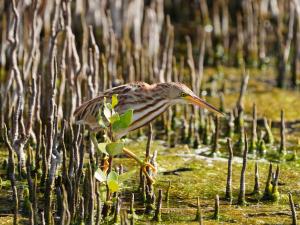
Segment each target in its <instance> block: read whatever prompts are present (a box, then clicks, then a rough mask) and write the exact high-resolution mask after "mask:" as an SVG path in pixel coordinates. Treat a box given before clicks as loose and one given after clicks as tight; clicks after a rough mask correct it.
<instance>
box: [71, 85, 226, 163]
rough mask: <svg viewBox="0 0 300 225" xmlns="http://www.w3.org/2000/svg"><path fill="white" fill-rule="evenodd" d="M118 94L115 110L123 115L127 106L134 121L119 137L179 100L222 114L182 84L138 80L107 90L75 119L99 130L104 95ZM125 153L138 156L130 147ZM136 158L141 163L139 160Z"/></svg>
mask: <svg viewBox="0 0 300 225" xmlns="http://www.w3.org/2000/svg"><path fill="white" fill-rule="evenodd" d="M115 94H116V95H117V96H118V101H119V102H118V104H117V105H116V107H115V111H116V112H118V113H119V114H120V115H121V114H123V113H124V112H126V111H127V110H128V109H133V120H132V123H131V124H130V126H129V127H128V128H126V129H124V130H122V131H120V132H118V133H116V134H114V137H115V138H116V139H118V138H121V137H123V136H124V135H126V134H128V133H129V132H130V131H133V130H136V129H138V128H140V127H142V126H144V125H145V124H147V123H149V122H150V121H152V120H153V119H155V118H156V117H157V116H159V115H160V114H162V113H163V112H164V111H166V109H168V108H169V107H170V106H172V105H174V104H177V103H178V104H194V105H197V106H200V107H202V108H206V109H208V110H210V111H212V112H215V113H217V114H218V115H223V114H222V113H221V112H220V111H219V110H218V109H217V108H215V107H214V106H212V105H210V104H209V103H207V102H205V101H204V100H202V99H201V98H199V97H198V96H196V95H195V94H194V93H193V92H192V91H191V90H190V89H189V88H188V87H187V86H186V85H184V84H182V83H177V82H169V83H157V84H152V85H149V84H147V83H144V82H136V83H130V84H125V85H121V86H118V87H114V88H111V89H108V90H106V91H104V92H103V93H101V94H100V95H99V96H97V97H95V98H93V99H91V100H89V101H86V102H84V103H83V104H81V105H80V106H79V107H78V108H77V109H76V110H75V113H74V116H75V118H76V121H77V122H78V123H81V124H85V125H88V127H89V128H90V130H91V131H94V132H97V131H99V129H101V127H100V126H99V123H98V121H97V116H98V113H99V110H100V109H101V107H103V103H104V98H106V99H110V98H111V97H112V96H113V95H115ZM124 152H125V153H127V154H128V155H129V156H130V157H133V158H135V159H137V157H136V156H135V155H134V154H133V153H132V152H130V151H129V150H128V149H124ZM137 161H139V162H141V161H140V160H137ZM144 166H148V167H149V166H150V168H151V169H153V168H152V166H151V165H149V164H144Z"/></svg>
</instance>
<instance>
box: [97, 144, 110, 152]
mask: <svg viewBox="0 0 300 225" xmlns="http://www.w3.org/2000/svg"><path fill="white" fill-rule="evenodd" d="M106 145H107V143H99V144H98V150H99V151H100V152H102V153H105V154H108V153H107V151H106Z"/></svg>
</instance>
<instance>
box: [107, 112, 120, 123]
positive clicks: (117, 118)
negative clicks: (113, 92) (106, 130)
mask: <svg viewBox="0 0 300 225" xmlns="http://www.w3.org/2000/svg"><path fill="white" fill-rule="evenodd" d="M118 120H120V116H119V113H115V114H113V115H112V116H111V117H110V118H109V121H110V123H111V124H113V123H115V122H116V121H118Z"/></svg>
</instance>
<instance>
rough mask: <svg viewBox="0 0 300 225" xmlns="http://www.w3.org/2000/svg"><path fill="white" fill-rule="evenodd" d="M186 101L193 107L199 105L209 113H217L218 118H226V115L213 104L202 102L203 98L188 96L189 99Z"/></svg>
mask: <svg viewBox="0 0 300 225" xmlns="http://www.w3.org/2000/svg"><path fill="white" fill-rule="evenodd" d="M185 99H186V100H188V102H189V103H191V104H193V105H197V106H199V107H201V108H206V109H208V110H209V111H211V112H214V113H216V114H217V115H218V116H224V113H222V112H221V111H220V110H218V109H217V108H216V107H214V106H212V105H211V104H209V103H207V102H206V101H204V100H202V99H201V98H198V97H197V96H187V97H185Z"/></svg>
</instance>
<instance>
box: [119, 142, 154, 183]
mask: <svg viewBox="0 0 300 225" xmlns="http://www.w3.org/2000/svg"><path fill="white" fill-rule="evenodd" d="M123 152H124V153H125V154H126V155H128V156H129V157H130V158H133V159H134V160H135V161H137V162H138V163H139V164H140V165H141V169H142V171H143V173H144V174H145V176H146V177H147V179H148V180H149V181H150V182H151V183H153V182H154V180H153V178H152V177H150V175H149V174H148V172H147V169H148V168H149V169H150V170H151V171H152V172H154V173H156V169H155V167H154V166H153V165H152V164H151V163H149V162H147V161H142V160H140V159H139V158H138V157H137V156H136V154H134V153H133V152H132V151H130V150H129V149H127V148H123Z"/></svg>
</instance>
